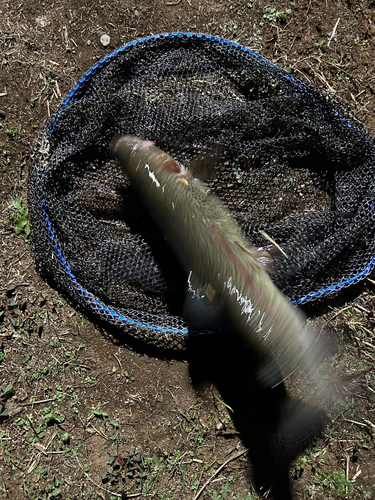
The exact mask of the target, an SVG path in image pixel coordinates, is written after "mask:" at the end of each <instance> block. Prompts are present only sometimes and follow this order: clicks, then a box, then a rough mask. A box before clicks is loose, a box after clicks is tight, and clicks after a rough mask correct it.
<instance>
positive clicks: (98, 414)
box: [91, 403, 108, 420]
mask: <svg viewBox="0 0 375 500" xmlns="http://www.w3.org/2000/svg"><path fill="white" fill-rule="evenodd" d="M101 406H102V403H98V404H97V405H96V408H94V409H92V410H91V413H93V414H94V415H95V416H96V417H97V418H101V419H102V420H105V419H106V418H107V417H108V413H106V412H105V411H102V410H101V409H100V407H101Z"/></svg>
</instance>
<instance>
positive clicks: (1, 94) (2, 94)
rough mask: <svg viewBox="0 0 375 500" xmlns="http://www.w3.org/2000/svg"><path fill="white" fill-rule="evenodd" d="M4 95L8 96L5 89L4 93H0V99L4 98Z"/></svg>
mask: <svg viewBox="0 0 375 500" xmlns="http://www.w3.org/2000/svg"><path fill="white" fill-rule="evenodd" d="M6 95H8V92H7V91H6V89H5V92H0V97H5V96H6Z"/></svg>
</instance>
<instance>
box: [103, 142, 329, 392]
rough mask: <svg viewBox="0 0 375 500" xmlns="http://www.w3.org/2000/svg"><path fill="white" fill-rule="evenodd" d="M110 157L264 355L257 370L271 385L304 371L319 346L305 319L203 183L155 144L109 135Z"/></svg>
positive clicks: (189, 269)
mask: <svg viewBox="0 0 375 500" xmlns="http://www.w3.org/2000/svg"><path fill="white" fill-rule="evenodd" d="M109 149H110V154H111V156H112V157H114V158H117V159H118V160H119V162H120V165H121V167H122V169H123V170H124V171H125V172H126V173H127V174H128V175H129V177H130V178H131V179H132V181H133V183H134V185H135V187H136V189H137V190H138V191H139V193H140V194H141V197H142V198H143V200H144V202H145V204H146V206H147V207H148V210H149V211H150V213H151V215H152V217H153V218H154V219H155V220H156V222H157V223H158V224H159V226H160V228H161V229H162V231H163V233H164V236H165V238H166V240H167V241H168V242H169V244H170V245H171V247H172V248H173V250H174V252H175V254H176V256H177V257H178V259H179V260H180V262H181V264H182V265H183V267H184V268H185V270H187V272H190V273H192V274H193V276H194V277H195V279H196V280H197V281H199V282H200V283H201V284H205V285H206V295H207V296H208V297H209V299H210V300H219V301H220V304H222V307H223V308H224V311H225V314H226V315H227V317H228V319H229V320H230V322H231V324H232V326H233V328H234V330H235V332H237V334H238V335H239V336H240V337H241V338H242V341H243V343H244V345H245V346H246V347H249V348H251V349H254V350H255V351H256V352H257V353H258V355H260V357H261V358H263V359H264V360H265V362H264V364H263V368H262V369H261V372H260V374H259V376H260V379H261V381H262V382H263V383H265V384H266V385H269V386H275V385H277V384H278V383H280V382H281V381H282V380H283V377H282V376H281V375H280V371H279V370H278V368H277V367H276V366H275V363H274V361H276V364H277V365H278V367H279V369H280V370H281V373H282V374H283V375H284V377H286V376H288V375H289V374H290V373H292V372H293V371H294V370H296V369H297V368H299V367H300V368H303V369H304V370H307V371H308V372H310V371H311V370H314V368H315V367H316V363H317V361H318V358H319V357H320V349H319V348H318V343H317V342H316V337H315V335H314V333H313V332H311V331H308V329H307V328H306V327H305V326H304V324H303V323H304V317H303V315H302V314H301V312H300V311H298V310H297V309H296V308H295V307H292V306H290V305H288V303H287V300H286V298H285V297H284V296H283V294H282V293H281V292H280V291H279V290H278V288H277V287H276V286H275V285H274V284H273V282H272V281H271V279H270V277H269V276H268V274H267V272H266V271H265V270H264V268H263V267H262V266H261V265H260V263H259V261H258V258H257V257H259V256H258V254H257V249H254V248H251V247H250V246H249V243H248V241H247V240H246V238H245V237H244V236H243V234H242V232H241V229H240V228H239V226H238V225H237V223H236V222H235V221H234V220H233V218H232V217H231V215H230V214H229V211H228V210H227V209H226V208H225V207H224V206H223V204H222V203H221V202H220V200H219V199H218V197H217V196H215V195H214V194H213V193H212V192H211V190H210V189H209V188H208V186H207V185H206V184H204V183H203V182H202V181H200V180H199V179H197V178H194V177H193V176H192V174H191V173H190V172H189V170H187V169H185V168H184V167H182V166H181V165H180V164H179V163H177V161H175V160H174V159H173V158H172V157H171V156H169V155H168V154H166V153H165V152H163V151H161V150H160V149H159V148H157V147H156V146H155V144H154V143H153V142H150V141H143V140H140V139H138V138H136V137H133V136H128V135H119V136H115V137H114V138H113V139H112V141H111V143H110V146H109Z"/></svg>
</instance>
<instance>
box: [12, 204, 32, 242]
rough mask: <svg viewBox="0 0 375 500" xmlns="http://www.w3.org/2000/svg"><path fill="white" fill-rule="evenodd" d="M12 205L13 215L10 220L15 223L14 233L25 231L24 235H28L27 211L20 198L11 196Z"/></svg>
mask: <svg viewBox="0 0 375 500" xmlns="http://www.w3.org/2000/svg"><path fill="white" fill-rule="evenodd" d="M13 207H14V210H15V215H14V216H13V217H11V220H12V221H13V222H14V223H15V231H16V234H21V233H22V232H24V233H25V235H26V237H28V236H29V235H30V222H29V212H28V211H27V210H26V208H25V207H24V206H23V204H22V198H13Z"/></svg>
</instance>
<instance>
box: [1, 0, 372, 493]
mask: <svg viewBox="0 0 375 500" xmlns="http://www.w3.org/2000/svg"><path fill="white" fill-rule="evenodd" d="M179 30H180V31H195V32H203V33H210V34H215V35H219V36H221V37H223V38H228V39H231V40H235V41H237V42H239V43H241V44H243V45H245V46H248V47H250V48H251V49H252V50H254V51H256V52H259V53H260V54H262V55H263V56H265V57H266V58H268V59H270V60H271V61H273V62H274V63H277V64H278V65H280V66H281V67H282V68H285V69H288V70H289V71H294V73H295V74H296V75H297V76H299V77H301V78H305V79H307V80H308V81H310V82H311V83H314V84H316V85H317V86H319V87H321V88H325V89H327V90H328V91H329V92H334V93H336V94H337V95H338V96H340V97H341V98H342V99H343V100H345V101H346V102H348V103H349V104H350V105H351V106H352V108H353V109H354V110H355V111H356V112H357V114H358V116H359V118H360V119H361V121H362V122H363V123H364V124H365V126H366V127H367V128H368V130H369V131H370V133H371V134H372V135H375V113H374V111H375V99H374V93H375V64H374V58H373V55H374V53H375V2H374V1H373V0H363V1H361V0H354V1H353V0H347V1H345V0H338V1H332V0H320V1H316V0H295V1H294V2H285V1H284V2H283V1H279V0H275V1H272V0H251V1H246V0H244V1H240V0H234V1H231V0H228V1H226V2H222V1H220V0H218V1H214V0H203V1H198V0H176V1H171V2H168V1H166V0H148V1H146V0H139V1H138V2H132V1H129V0H123V1H122V2H120V1H118V0H108V1H104V0H98V1H97V2H95V3H93V2H88V1H87V2H85V1H83V0H76V1H74V2H73V1H70V0H61V1H59V2H53V1H51V2H43V1H41V2H35V1H31V0H25V1H23V2H16V3H14V2H7V1H5V0H0V68H1V69H0V173H1V198H0V234H1V247H0V277H1V279H0V384H1V387H0V419H1V420H0V426H1V427H0V445H1V447H0V457H1V460H0V494H1V497H2V498H7V499H12V500H18V499H60V498H61V499H74V498H78V499H81V498H82V499H115V498H122V499H130V498H141V499H143V498H158V499H189V500H193V499H198V498H202V499H203V498H206V499H228V500H231V499H236V500H245V499H246V500H250V499H252V498H260V497H263V496H264V497H265V498H267V497H269V498H271V497H272V495H273V496H274V497H275V498H279V499H283V498H286V499H287V498H290V496H288V495H289V494H288V483H289V481H290V483H291V488H292V490H293V495H294V496H293V498H298V499H308V498H315V499H329V498H337V497H339V498H353V499H366V498H375V447H374V440H373V438H374V430H375V354H374V352H373V350H374V349H373V348H374V346H375V333H374V332H375V320H374V312H373V311H374V308H375V288H374V287H375V281H372V280H366V283H364V284H363V285H361V286H360V287H359V288H357V289H356V290H354V291H353V293H351V295H350V297H342V298H341V299H340V302H339V303H337V302H336V303H335V307H334V308H332V307H328V308H326V310H325V312H324V314H321V315H320V318H318V320H317V321H318V322H320V323H325V322H326V323H327V324H328V325H329V328H330V329H331V330H332V331H334V332H336V338H337V344H338V346H337V349H336V353H335V354H334V355H333V357H332V361H331V368H332V370H334V372H335V373H336V374H341V375H343V374H346V378H345V385H344V387H343V388H342V391H341V395H340V397H339V398H338V399H337V400H336V401H335V402H334V403H332V405H331V407H330V412H329V423H328V426H327V427H326V428H325V430H324V431H323V433H322V435H321V436H320V437H319V439H316V440H315V441H313V442H307V441H303V442H301V443H298V444H295V443H294V444H293V445H291V446H289V445H288V443H286V444H285V443H284V444H285V446H284V444H283V443H279V442H275V437H274V436H271V437H270V436H269V434H267V430H266V428H268V427H269V426H271V427H272V425H274V420H275V418H276V416H275V415H274V408H275V402H274V401H273V398H274V395H273V396H272V398H270V397H269V395H267V394H263V393H260V392H259V391H258V392H257V390H256V388H253V387H252V385H251V384H252V381H251V380H247V375H246V373H245V371H244V370H242V368H241V358H240V357H238V351H236V349H235V347H233V348H229V349H228V348H227V349H223V348H220V346H222V345H223V343H222V341H221V339H220V338H218V339H217V342H216V343H215V344H216V345H215V346H212V345H211V346H210V345H205V343H204V342H203V341H202V343H201V344H199V343H198V344H197V345H193V346H192V349H191V351H192V352H193V354H191V355H190V358H189V359H183V358H181V357H175V358H173V357H171V356H169V357H167V356H165V355H164V354H163V353H149V352H148V351H147V349H146V350H145V349H142V346H141V347H140V346H134V345H132V343H131V342H129V343H125V342H124V341H123V340H122V339H121V335H118V334H117V335H116V334H115V335H113V332H110V331H109V330H108V329H106V328H105V327H104V326H103V325H102V324H98V323H97V322H95V320H94V319H93V318H88V317H87V316H86V315H85V314H84V312H82V311H80V310H77V309H76V308H75V307H74V304H72V303H71V302H70V301H69V299H68V298H67V297H66V296H65V295H63V294H60V293H59V292H58V291H57V290H55V289H54V288H53V287H51V285H50V284H48V282H47V281H46V280H44V279H42V278H41V277H40V276H39V275H38V274H37V272H36V269H35V263H34V258H33V255H32V251H31V247H30V244H29V241H28V238H27V237H26V234H25V231H26V232H27V213H26V209H27V179H28V163H29V158H30V152H31V150H32V147H33V142H34V140H35V138H36V137H37V135H38V133H39V131H40V130H41V128H42V127H43V124H44V122H45V120H46V118H47V116H48V114H49V113H50V112H53V111H54V110H55V109H56V108H57V106H58V103H59V102H60V101H61V99H62V97H63V96H64V95H65V94H66V93H67V92H68V91H69V90H70V88H72V87H73V86H74V84H75V82H76V81H77V80H78V79H79V78H80V76H81V75H82V74H83V73H84V72H85V71H86V70H87V69H89V68H90V67H91V66H92V65H93V64H94V63H95V62H96V61H98V60H99V59H100V58H102V57H103V56H105V55H106V54H107V53H109V52H111V51H112V50H113V49H115V48H116V47H119V46H121V45H123V44H124V43H126V42H129V41H131V40H133V39H135V38H137V37H140V36H146V35H149V34H152V33H153V34H155V33H161V32H167V31H179ZM103 34H107V35H109V36H110V44H109V46H106V47H104V46H103V44H102V43H101V41H100V38H101V37H102V35H103ZM20 199H22V201H20ZM22 207H24V208H22ZM16 227H18V230H19V231H18V232H20V234H16V231H15V229H16ZM209 342H212V340H211V341H209ZM194 350H195V353H194ZM213 358H215V363H213V361H212V360H213ZM210 370H212V371H213V372H214V371H215V370H216V373H210ZM219 372H220V373H219ZM202 380H208V382H206V383H205V384H199V383H198V382H200V381H202ZM210 380H211V381H212V380H214V381H215V384H212V383H211V382H210ZM231 384H232V385H231ZM228 388H230V389H228ZM292 391H293V388H292ZM276 394H277V396H276V399H277V397H278V396H280V397H283V394H282V389H280V391H279V392H277V393H276ZM294 395H297V394H294ZM269 488H271V492H269Z"/></svg>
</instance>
